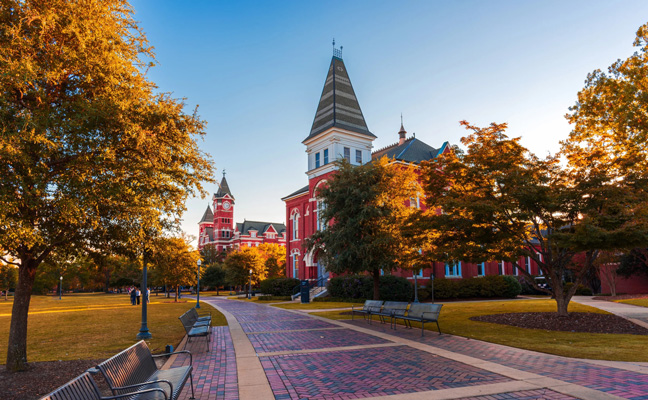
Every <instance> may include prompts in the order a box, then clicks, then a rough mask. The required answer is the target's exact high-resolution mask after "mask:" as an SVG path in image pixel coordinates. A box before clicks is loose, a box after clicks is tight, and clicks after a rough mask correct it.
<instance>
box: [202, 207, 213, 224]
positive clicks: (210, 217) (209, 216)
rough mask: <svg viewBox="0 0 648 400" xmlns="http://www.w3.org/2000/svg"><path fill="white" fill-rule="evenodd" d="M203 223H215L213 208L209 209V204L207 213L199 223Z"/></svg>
mask: <svg viewBox="0 0 648 400" xmlns="http://www.w3.org/2000/svg"><path fill="white" fill-rule="evenodd" d="M203 222H209V223H212V222H214V213H213V212H212V210H211V207H209V204H207V209H206V210H205V213H204V214H203V216H202V218H201V219H200V222H199V223H203Z"/></svg>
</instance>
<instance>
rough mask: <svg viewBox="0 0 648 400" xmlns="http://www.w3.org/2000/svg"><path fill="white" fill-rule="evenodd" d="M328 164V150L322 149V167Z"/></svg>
mask: <svg viewBox="0 0 648 400" xmlns="http://www.w3.org/2000/svg"><path fill="white" fill-rule="evenodd" d="M326 164H328V149H324V165H326Z"/></svg>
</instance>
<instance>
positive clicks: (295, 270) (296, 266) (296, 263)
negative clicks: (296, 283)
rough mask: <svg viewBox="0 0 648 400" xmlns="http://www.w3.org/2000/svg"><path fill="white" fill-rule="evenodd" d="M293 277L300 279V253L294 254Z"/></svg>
mask: <svg viewBox="0 0 648 400" xmlns="http://www.w3.org/2000/svg"><path fill="white" fill-rule="evenodd" d="M292 271H293V278H296V279H299V253H295V254H293V255H292Z"/></svg>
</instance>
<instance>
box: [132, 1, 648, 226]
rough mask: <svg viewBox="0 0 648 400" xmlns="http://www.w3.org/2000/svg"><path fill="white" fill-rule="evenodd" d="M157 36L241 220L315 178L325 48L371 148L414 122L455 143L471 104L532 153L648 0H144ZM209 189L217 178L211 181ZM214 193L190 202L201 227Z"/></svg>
mask: <svg viewBox="0 0 648 400" xmlns="http://www.w3.org/2000/svg"><path fill="white" fill-rule="evenodd" d="M132 5H133V6H134V8H135V12H136V14H135V18H136V19H137V20H138V21H139V22H140V27H141V28H142V29H143V30H144V31H145V33H146V35H147V37H148V39H149V41H150V42H151V44H152V45H153V46H154V47H155V53H156V55H157V60H158V62H159V65H158V66H156V67H155V68H153V69H151V70H150V71H149V77H150V79H151V80H153V81H154V82H156V83H157V84H158V86H159V87H160V90H161V91H165V92H172V93H173V95H174V97H177V98H180V97H184V98H186V99H187V100H186V103H187V110H188V111H191V110H193V108H194V107H195V106H196V105H199V114H200V115H201V117H202V118H203V119H205V120H206V121H207V122H208V125H207V135H206V137H205V138H204V141H201V142H200V143H199V144H200V146H201V148H202V149H203V150H204V151H205V152H207V153H209V154H210V155H211V157H212V160H213V165H214V166H215V167H216V168H217V172H216V176H217V177H218V179H219V180H220V178H221V176H222V171H223V169H225V170H227V180H228V182H229V185H230V188H231V190H232V192H233V194H234V196H235V197H236V209H235V215H234V218H235V221H236V222H242V221H243V219H244V218H245V219H248V220H262V221H273V222H284V219H285V208H284V204H283V202H282V201H281V197H283V196H286V195H287V194H289V193H292V192H293V191H295V190H297V189H299V188H301V187H302V186H304V185H306V184H307V179H306V175H305V170H306V154H305V146H304V145H302V144H301V141H302V140H303V139H304V138H305V137H306V136H307V135H308V133H309V131H310V127H311V125H312V122H313V118H314V115H315V110H316V108H317V103H318V102H319V96H320V94H321V91H322V87H323V85H324V79H325V77H326V72H327V69H328V66H329V63H330V60H331V56H332V46H331V41H332V39H333V38H335V40H336V43H337V45H338V46H340V45H341V46H343V47H344V53H343V59H344V62H345V64H346V66H347V70H348V72H349V75H350V78H351V82H352V84H353V86H354V89H355V92H356V95H357V97H358V100H359V102H360V106H361V108H362V111H363V113H364V116H365V120H366V121H367V124H368V126H369V129H370V130H371V131H372V132H373V133H374V134H375V135H376V136H378V139H376V140H375V142H374V148H375V149H378V148H381V147H384V146H387V145H390V144H392V143H394V142H396V141H397V139H398V135H397V132H398V130H399V127H400V114H401V113H403V118H404V124H405V129H406V130H407V131H408V132H409V133H410V134H411V133H412V132H415V133H416V137H417V138H419V139H421V140H423V141H424V142H426V143H428V144H429V145H431V146H433V147H438V146H440V145H441V144H442V143H443V142H444V141H449V142H450V143H451V144H456V143H458V142H459V139H460V138H461V137H462V136H464V135H465V133H466V131H465V129H463V128H462V127H461V126H459V121H460V120H463V119H466V120H468V121H470V122H471V123H473V124H476V125H480V126H485V125H488V124H489V123H491V122H507V123H508V124H509V131H508V134H509V136H521V137H522V144H523V145H525V146H527V147H528V148H530V149H531V150H532V151H534V152H535V153H536V154H539V155H545V154H547V153H548V152H556V151H557V150H558V148H559V141H560V140H563V139H565V138H566V137H567V135H568V133H569V131H570V126H569V124H568V123H567V121H566V120H565V118H564V115H565V114H566V113H567V112H568V107H569V106H571V105H573V104H574V102H575V101H576V95H577V93H578V91H579V90H580V89H582V87H583V84H584V80H585V78H586V76H587V73H589V72H591V71H593V70H594V69H597V68H600V69H605V68H607V67H608V66H609V65H610V64H611V63H612V62H614V61H615V60H616V59H619V58H626V57H628V56H629V55H630V54H632V52H633V51H634V48H633V47H632V42H633V40H634V36H635V32H636V30H637V28H638V27H639V26H640V25H642V24H644V23H646V22H647V21H648V1H645V0H641V1H631V0H627V1H612V0H607V1H593V0H589V1H548V0H543V1H512V0H511V1H495V0H492V1H484V0H481V1H460V0H454V1H376V0H372V1H359V0H352V1H242V0H237V1H197V0H194V1H190V2H178V1H171V0H155V1H153V0H135V1H132ZM206 189H207V190H208V191H209V192H210V197H211V194H213V193H214V192H215V191H216V190H217V187H216V185H211V184H209V185H207V187H206ZM207 204H208V199H200V198H194V199H189V200H188V201H187V208H188V210H187V212H186V213H185V215H184V217H183V218H184V222H183V225H182V228H183V230H184V231H185V232H186V233H188V234H191V235H196V233H197V223H198V221H199V220H200V217H201V216H202V214H203V212H204V210H205V208H206V206H207Z"/></svg>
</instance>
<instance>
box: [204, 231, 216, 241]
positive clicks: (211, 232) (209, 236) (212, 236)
mask: <svg viewBox="0 0 648 400" xmlns="http://www.w3.org/2000/svg"><path fill="white" fill-rule="evenodd" d="M205 233H206V234H207V238H208V239H207V241H209V242H213V241H214V228H212V227H208V228H206V229H205Z"/></svg>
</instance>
